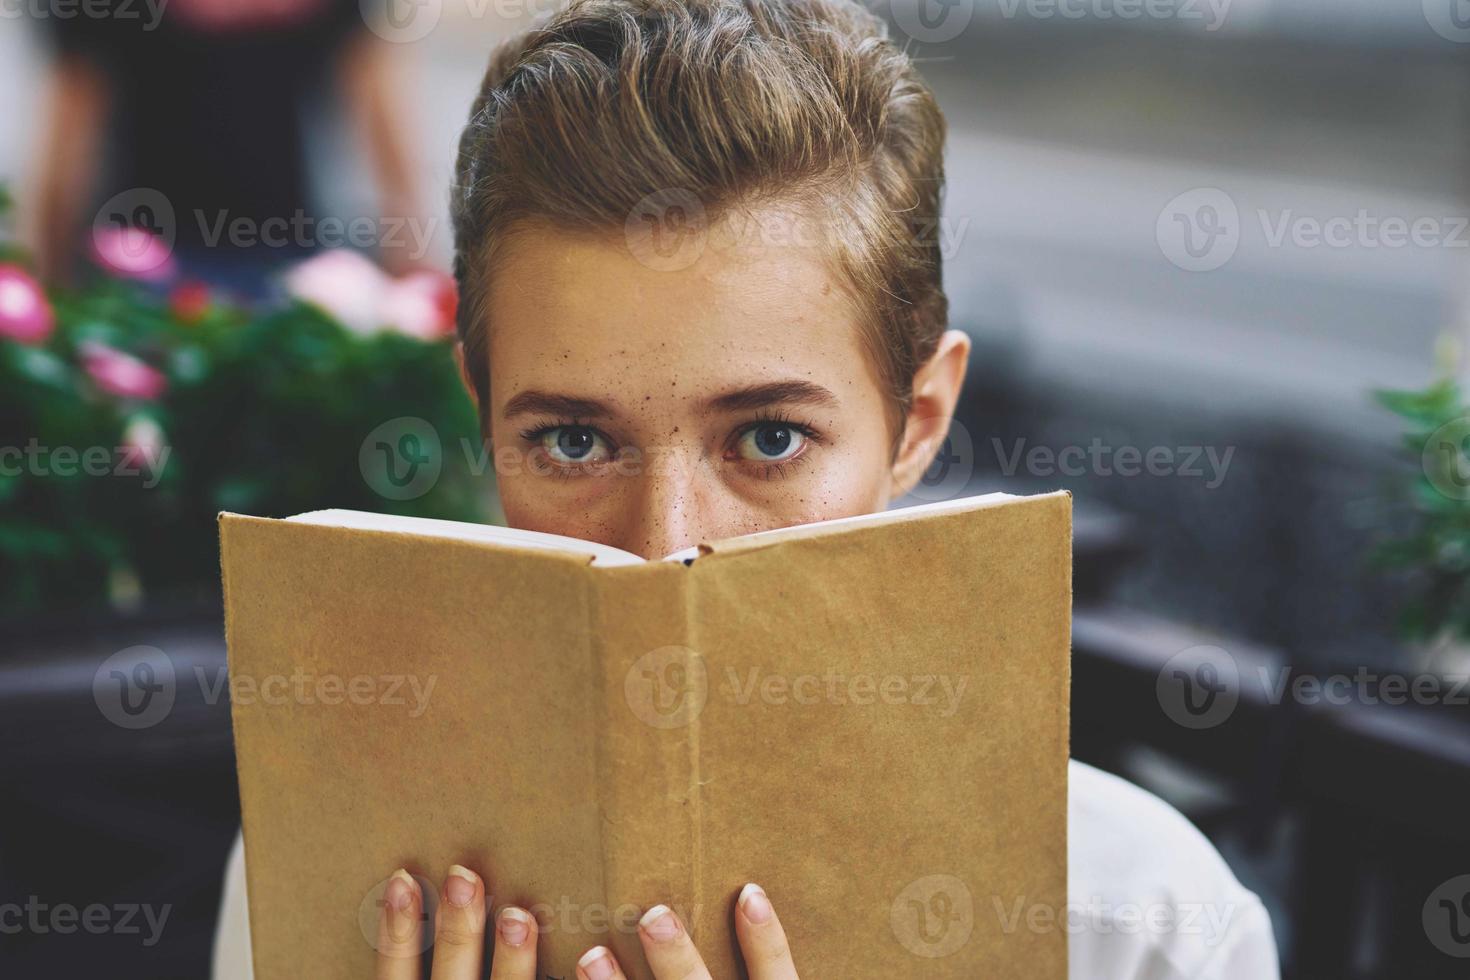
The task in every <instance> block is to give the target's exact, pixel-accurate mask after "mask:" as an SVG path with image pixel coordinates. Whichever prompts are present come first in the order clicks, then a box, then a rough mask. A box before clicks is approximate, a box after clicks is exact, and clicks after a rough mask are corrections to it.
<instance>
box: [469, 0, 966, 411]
mask: <svg viewBox="0 0 1470 980" xmlns="http://www.w3.org/2000/svg"><path fill="white" fill-rule="evenodd" d="M944 136H945V125H944V117H943V116H942V115H941V113H940V111H939V106H938V104H937V103H936V102H935V99H934V96H933V93H932V92H931V91H930V90H929V88H928V86H927V85H925V83H924V82H923V81H922V80H921V79H920V78H919V75H918V73H917V71H916V69H915V68H914V65H913V63H912V61H911V60H910V59H909V58H908V56H907V55H906V54H905V53H904V52H903V51H901V50H900V49H899V48H898V47H897V46H896V45H895V44H894V43H892V42H891V41H890V40H889V39H888V36H887V30H886V26H885V25H884V23H883V22H882V21H881V20H879V19H878V18H877V17H876V16H874V15H873V14H872V13H870V12H869V11H868V10H866V9H864V8H863V7H862V6H860V5H859V4H858V3H857V2H856V0H577V2H574V3H572V4H571V6H569V7H568V8H567V9H565V10H563V11H561V12H559V13H558V14H556V15H555V16H553V17H552V18H551V19H550V20H548V21H547V22H546V23H544V24H543V25H542V26H539V27H536V28H533V29H531V30H528V31H526V32H524V33H523V34H520V35H518V36H516V37H515V38H512V39H511V40H510V41H509V42H507V43H506V44H504V45H502V46H501V48H500V49H499V50H497V51H496V53H495V54H494V56H493V57H492V58H491V62H490V67H489V70H488V71H487V73H486V75H485V79H484V82H483V84H482V86H481V88H480V94H479V96H478V98H476V100H475V103H474V107H473V109H472V110H471V113H470V119H469V123H468V125H467V126H466V127H465V129H464V133H463V135H462V136H461V138H460V144H459V155H458V161H457V164H456V168H455V169H456V186H455V190H454V194H453V203H452V208H451V210H452V214H453V219H454V231H455V251H456V256H455V276H456V279H457V280H458V282H459V287H460V295H461V303H460V313H459V324H458V327H459V336H460V339H461V341H462V342H463V344H464V349H465V359H466V363H467V368H468V372H469V375H470V379H471V382H472V383H473V384H474V386H475V388H476V393H477V395H478V396H479V401H480V405H481V411H482V423H484V424H486V427H487V431H488V418H487V416H486V415H485V413H487V412H488V407H487V406H488V405H489V361H488V340H487V336H488V330H489V329H490V328H491V327H492V326H493V325H492V324H489V323H487V312H486V309H485V298H486V294H487V292H488V283H489V279H490V277H491V276H492V275H493V264H494V257H495V253H496V250H497V246H498V245H499V244H501V243H503V242H504V241H505V240H507V239H508V237H509V236H510V235H511V233H512V231H513V230H514V229H515V227H516V226H517V225H518V224H520V223H523V222H532V221H534V222H549V223H550V224H551V225H553V226H557V227H563V228H567V229H570V230H579V231H593V232H616V233H618V234H622V233H623V230H624V228H625V227H626V224H625V223H626V222H627V221H628V220H629V217H630V215H633V214H634V213H635V210H636V209H638V208H639V207H640V206H646V202H647V201H648V200H649V198H650V195H659V194H667V193H669V192H674V193H676V194H677V195H678V196H679V197H680V198H684V199H691V200H693V201H697V202H698V205H699V206H700V207H701V208H702V209H703V210H704V212H705V213H706V214H707V215H710V216H718V215H721V214H725V213H729V212H730V211H732V210H733V209H742V208H750V207H755V206H760V205H763V204H764V205H770V204H776V205H784V206H796V207H799V208H802V209H803V210H804V211H805V212H807V213H809V214H812V215H817V216H819V217H821V218H822V219H823V220H828V221H830V220H831V218H832V217H833V215H834V213H835V214H838V215H840V216H841V218H840V227H841V229H842V232H841V233H840V234H838V235H835V236H831V238H830V241H831V243H832V244H833V245H834V246H835V254H834V255H833V256H832V259H834V260H835V261H836V263H837V266H838V268H839V269H840V271H841V272H842V274H843V280H844V283H845V285H847V286H848V287H849V290H848V291H849V293H850V294H851V295H852V296H853V297H854V298H855V299H856V300H857V301H858V303H859V306H860V309H861V310H862V312H863V316H862V317H861V319H862V322H863V329H864V330H865V333H866V340H867V341H868V347H869V349H870V351H871V352H872V355H873V356H874V357H875V358H876V363H877V367H878V374H879V377H880V378H881V379H882V380H883V382H884V384H885V385H886V386H887V387H888V389H889V390H890V392H891V395H892V404H893V407H894V409H895V413H894V417H895V418H896V419H897V420H898V421H899V423H900V428H901V422H902V418H903V414H904V412H905V411H906V409H907V407H908V405H909V402H910V399H911V397H912V389H913V378H914V374H915V372H916V371H917V370H918V368H919V367H920V366H921V365H922V364H923V363H924V361H926V360H927V359H928V358H929V356H930V355H931V354H933V352H934V350H935V348H936V347H937V345H938V342H939V338H940V336H941V334H942V333H943V332H944V328H945V323H946V318H947V313H948V309H947V307H948V304H947V301H946V299H945V296H944V289H943V282H942V268H941V264H942V263H941V256H940V249H939V241H938V236H937V234H936V233H935V229H936V227H937V223H938V220H939V206H940V197H941V192H942V190H943V185H944V163H943V150H944ZM834 209H835V211H834Z"/></svg>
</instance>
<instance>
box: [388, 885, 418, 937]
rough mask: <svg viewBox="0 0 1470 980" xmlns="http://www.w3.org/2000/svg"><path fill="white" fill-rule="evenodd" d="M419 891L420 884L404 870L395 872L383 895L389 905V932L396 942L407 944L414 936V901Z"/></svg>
mask: <svg viewBox="0 0 1470 980" xmlns="http://www.w3.org/2000/svg"><path fill="white" fill-rule="evenodd" d="M418 890H419V886H418V882H416V881H414V880H413V876H412V875H410V874H409V873H408V872H407V871H405V870H404V869H403V868H399V869H398V870H397V871H395V872H393V875H392V877H390V878H389V879H388V888H387V890H386V891H385V892H384V893H383V899H384V901H385V902H386V903H387V905H388V932H389V933H390V934H391V935H392V936H393V939H394V941H395V942H405V941H407V939H408V937H409V936H410V935H412V934H413V924H414V922H415V921H416V920H415V918H414V914H413V901H414V897H415V896H416V895H417V894H418Z"/></svg>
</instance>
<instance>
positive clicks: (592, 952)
mask: <svg viewBox="0 0 1470 980" xmlns="http://www.w3.org/2000/svg"><path fill="white" fill-rule="evenodd" d="M577 966H579V967H581V968H582V972H583V973H585V974H587V980H608V978H609V977H611V976H612V975H613V973H614V971H615V968H614V967H613V960H612V956H611V955H610V954H609V953H608V951H607V947H605V946H593V947H592V948H591V949H589V950H587V952H585V953H583V954H582V958H581V959H580V960H578V961H577Z"/></svg>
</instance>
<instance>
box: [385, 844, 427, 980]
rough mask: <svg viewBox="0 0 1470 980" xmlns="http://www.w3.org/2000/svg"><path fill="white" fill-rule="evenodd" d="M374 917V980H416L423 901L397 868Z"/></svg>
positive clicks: (408, 877) (409, 877)
mask: <svg viewBox="0 0 1470 980" xmlns="http://www.w3.org/2000/svg"><path fill="white" fill-rule="evenodd" d="M382 904H383V914H382V915H381V916H379V917H378V968H377V972H376V976H377V980H419V954H421V953H422V952H423V950H424V944H423V928H424V897H423V895H422V894H420V892H419V885H418V882H416V881H414V880H413V876H412V875H410V874H409V873H408V872H407V871H405V870H403V869H402V868H399V869H398V870H397V871H395V872H393V877H391V878H389V879H388V887H387V888H385V889H383V903H382Z"/></svg>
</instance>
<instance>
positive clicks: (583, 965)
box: [377, 864, 797, 980]
mask: <svg viewBox="0 0 1470 980" xmlns="http://www.w3.org/2000/svg"><path fill="white" fill-rule="evenodd" d="M485 915H486V910H485V882H484V880H483V879H481V878H480V876H479V875H477V874H475V872H473V871H471V870H469V869H468V868H465V867H461V866H460V865H457V864H456V865H454V866H453V867H452V868H450V869H449V874H448V875H446V876H445V878H444V883H443V885H442V886H441V887H440V890H439V914H438V916H437V917H436V919H435V922H434V924H433V929H434V957H433V962H434V967H433V973H432V976H431V978H430V980H480V977H481V976H483V974H482V973H481V967H482V965H483V963H484V957H485V955H486V954H485V928H486V922H485ZM425 918H426V916H425V915H424V897H423V895H422V893H421V892H420V889H419V885H418V882H416V881H415V880H414V879H413V876H411V875H410V874H408V872H406V871H402V870H400V871H396V872H394V874H393V877H392V878H390V879H389V881H388V887H387V889H386V890H385V891H384V893H383V914H382V916H381V918H380V919H379V923H378V944H377V945H378V966H377V980H420V971H419V953H420V951H421V950H422V949H424V947H425V944H424V941H423V940H424V935H423V930H424V929H425V928H427V926H426V924H425ZM494 933H495V937H494V940H493V942H492V950H491V952H490V954H489V955H490V967H491V968H490V980H536V920H535V918H534V917H532V916H531V914H530V913H529V912H527V911H526V910H524V909H520V908H516V907H514V906H506V907H505V908H503V909H501V910H500V913H499V914H498V915H497V916H496V917H495V923H494ZM735 933H736V936H737V937H738V938H739V940H740V951H741V953H742V954H743V956H744V957H745V966H746V969H747V970H748V971H749V973H750V980H797V976H796V965H795V963H793V962H792V959H791V950H790V948H789V947H788V946H787V944H786V933H785V931H784V930H783V929H782V928H781V921H780V920H779V919H778V918H776V911H775V909H773V908H772V907H771V902H770V899H769V898H767V897H766V893H765V892H764V891H763V890H762V889H761V888H760V886H759V885H746V886H745V888H744V890H743V891H741V893H740V898H739V900H738V901H737V902H736V908H735ZM638 939H639V941H640V942H641V943H642V944H643V955H644V957H645V958H646V959H647V960H648V965H649V967H650V968H651V969H652V970H653V975H654V976H655V977H656V978H657V980H711V978H710V972H709V970H708V969H706V968H705V965H704V960H703V959H701V958H700V955H699V951H698V950H696V949H695V948H694V943H693V942H692V941H691V940H690V938H689V933H688V932H686V931H685V930H684V924H683V923H682V922H681V921H680V920H679V917H678V916H677V915H676V914H675V913H674V912H673V910H671V909H670V908H668V907H667V906H664V905H655V906H654V907H653V908H651V909H649V910H648V911H647V912H645V913H644V914H643V918H642V919H641V920H639V922H638ZM625 976H626V975H625V974H624V973H623V968H622V967H621V966H620V965H619V964H618V961H617V960H616V958H614V956H613V954H612V951H611V950H609V949H607V948H606V947H605V946H595V947H593V948H592V949H589V950H588V951H587V952H586V953H585V954H584V955H583V956H582V958H581V960H580V961H579V962H578V963H577V977H578V980H625Z"/></svg>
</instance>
